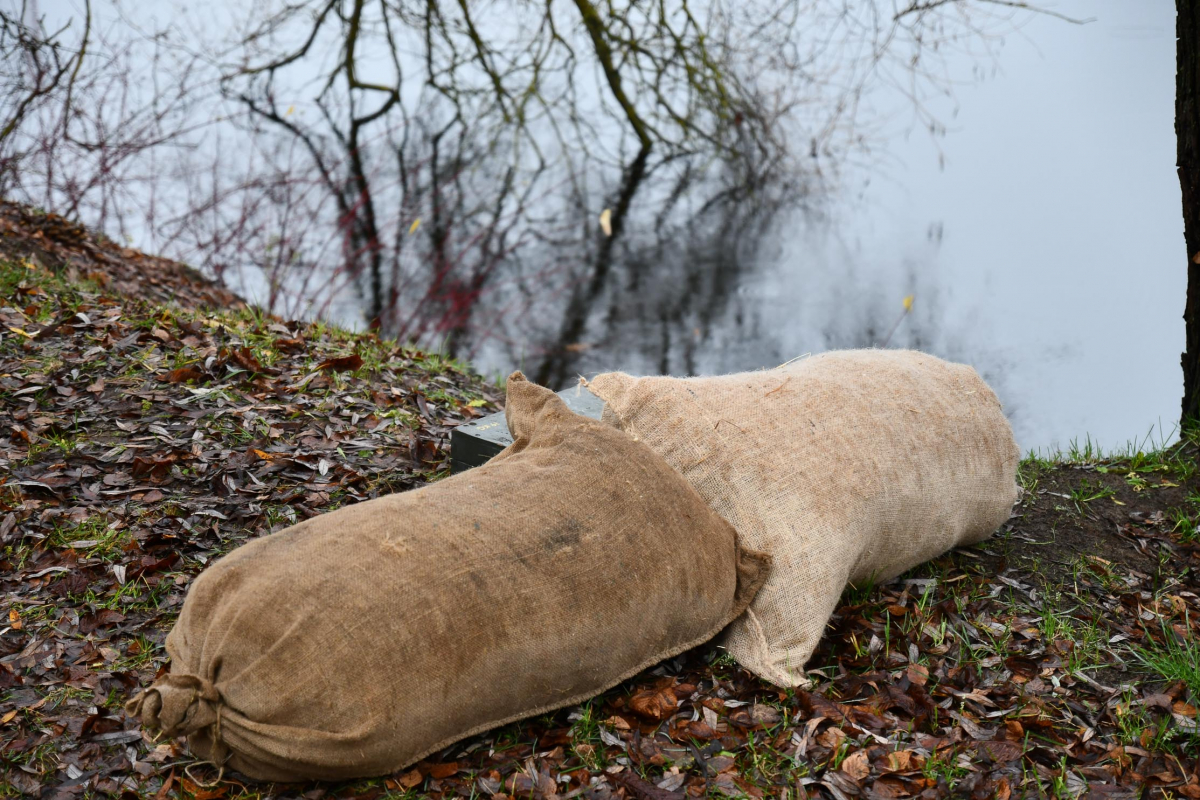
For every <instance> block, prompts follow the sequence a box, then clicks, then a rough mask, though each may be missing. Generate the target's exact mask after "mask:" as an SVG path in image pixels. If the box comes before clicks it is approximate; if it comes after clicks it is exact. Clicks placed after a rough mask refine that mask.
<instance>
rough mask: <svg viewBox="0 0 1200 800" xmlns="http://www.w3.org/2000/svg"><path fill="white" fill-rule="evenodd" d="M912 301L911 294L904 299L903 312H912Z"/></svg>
mask: <svg viewBox="0 0 1200 800" xmlns="http://www.w3.org/2000/svg"><path fill="white" fill-rule="evenodd" d="M912 301H913V296H912V295H911V294H910V295H908V296H907V297H905V298H904V310H905V311H912Z"/></svg>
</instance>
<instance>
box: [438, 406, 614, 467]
mask: <svg viewBox="0 0 1200 800" xmlns="http://www.w3.org/2000/svg"><path fill="white" fill-rule="evenodd" d="M558 396H559V397H561V398H562V399H563V401H564V402H566V404H567V407H568V408H570V409H571V410H572V411H574V412H575V413H576V414H582V415H583V416H585V417H591V418H592V419H600V413H601V412H602V411H603V410H604V401H603V400H601V399H600V398H598V397H596V396H595V395H594V394H592V393H591V392H589V391H588V390H587V389H585V388H583V387H582V386H573V387H571V388H570V389H564V390H563V391H561V392H559V393H558ZM510 444H512V435H511V434H509V432H508V423H507V422H505V421H504V412H503V411H501V412H500V413H499V414H489V415H488V416H486V417H481V418H479V419H477V420H475V421H474V422H470V423H467V424H466V425H459V426H458V427H457V428H455V429H454V430H453V431H452V432H451V433H450V471H451V472H453V473H456V474H457V473H459V472H462V471H464V470H468V469H470V468H471V467H478V466H479V465H480V464H483V463H485V462H486V461H487V460H488V459H490V458H491V457H492V456H494V455H496V453H499V452H500V451H501V450H503V449H504V448H506V447H508V446H509V445H510Z"/></svg>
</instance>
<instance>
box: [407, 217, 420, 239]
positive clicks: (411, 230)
mask: <svg viewBox="0 0 1200 800" xmlns="http://www.w3.org/2000/svg"><path fill="white" fill-rule="evenodd" d="M419 227H421V218H420V217H417V218H416V219H414V220H413V224H412V225H409V226H408V235H409V236H412V235H413V234H414V233H416V232H417V228H419Z"/></svg>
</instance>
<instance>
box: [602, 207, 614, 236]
mask: <svg viewBox="0 0 1200 800" xmlns="http://www.w3.org/2000/svg"><path fill="white" fill-rule="evenodd" d="M600 230H602V231H604V235H605V236H612V209H611V208H606V209H604V210H603V211H601V212H600Z"/></svg>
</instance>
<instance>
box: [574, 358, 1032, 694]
mask: <svg viewBox="0 0 1200 800" xmlns="http://www.w3.org/2000/svg"><path fill="white" fill-rule="evenodd" d="M590 388H591V390H592V392H594V393H595V394H596V395H597V396H599V397H600V398H601V399H603V400H604V402H605V403H606V404H607V407H606V410H605V418H606V419H607V420H608V421H610V422H611V423H612V424H618V425H620V427H622V428H623V429H624V430H625V431H626V432H627V433H629V434H631V435H632V436H633V437H634V438H637V439H639V440H640V441H643V442H645V443H646V444H649V445H650V446H651V447H652V448H654V449H655V450H656V451H658V452H659V453H660V454H662V455H663V457H664V458H666V460H667V462H668V463H670V464H671V466H673V467H675V469H677V470H679V472H680V473H681V474H682V475H683V476H684V477H685V478H687V479H688V481H689V482H690V483H691V484H692V485H693V486H694V487H696V489H697V491H699V492H700V494H701V495H702V496H703V497H704V499H706V500H707V501H708V502H709V504H710V505H711V506H712V507H713V508H714V509H716V510H717V512H718V513H720V514H721V516H723V517H724V518H725V519H727V520H728V521H729V522H730V523H731V524H732V525H733V527H734V528H736V529H737V531H738V533H739V534H740V535H741V537H742V541H743V542H744V543H745V545H746V546H747V547H754V548H756V549H759V550H765V551H766V552H767V553H769V554H770V555H771V556H772V557H773V558H774V566H773V567H772V571H771V575H770V577H769V578H768V579H767V582H766V584H765V585H764V586H763V589H762V591H760V592H759V593H758V596H757V597H756V598H755V600H754V602H753V603H752V604H751V606H750V610H749V611H748V612H747V613H746V614H745V615H744V616H742V617H741V618H740V619H738V620H737V621H736V622H734V623H733V625H731V626H730V628H729V631H728V634H727V636H726V641H725V644H726V646H727V647H728V648H729V650H730V652H731V654H732V655H733V656H734V657H735V658H736V659H737V660H738V661H739V662H740V663H741V664H742V665H744V666H745V667H747V668H748V669H750V670H751V671H753V672H754V673H756V674H757V675H759V676H760V677H762V678H765V679H766V680H769V681H771V682H772V683H775V684H777V685H780V686H795V685H800V684H802V683H804V682H805V673H804V666H805V663H806V662H807V661H808V659H809V656H810V655H812V652H813V650H814V649H815V648H816V646H817V642H818V641H819V640H820V638H821V635H822V632H823V631H824V628H825V624H826V622H827V621H828V619H829V616H830V614H832V613H833V610H834V608H835V607H836V605H837V602H838V598H839V597H840V595H841V593H842V590H843V589H844V588H845V586H846V584H847V582H853V583H859V582H862V581H868V580H872V579H875V580H883V579H888V578H891V577H894V576H896V575H898V574H900V573H901V572H903V571H904V570H906V569H909V568H910V567H913V566H915V565H917V564H919V563H921V562H922V561H925V560H927V559H930V558H933V557H934V556H937V555H938V554H940V553H942V552H944V551H946V550H948V549H950V548H952V547H954V546H955V545H960V544H970V543H973V542H978V541H980V540H982V539H985V538H987V537H988V536H989V535H990V534H991V533H992V532H993V531H995V530H996V529H997V528H998V527H999V526H1000V525H1001V524H1003V522H1004V521H1005V520H1006V519H1008V517H1009V514H1010V511H1011V509H1012V506H1013V503H1014V502H1016V500H1017V498H1018V493H1019V489H1018V488H1017V485H1016V480H1015V478H1016V469H1017V461H1018V459H1019V453H1018V451H1017V446H1016V444H1015V443H1014V441H1013V436H1012V430H1011V429H1010V428H1009V425H1008V421H1007V420H1006V419H1005V418H1004V414H1003V413H1002V412H1001V409H1000V403H999V401H997V399H996V395H995V394H993V393H992V390H991V389H989V388H988V386H987V384H985V383H984V382H983V380H982V379H981V378H980V377H979V375H978V374H976V372H975V371H974V370H973V369H971V368H970V367H966V366H962V365H959V364H950V363H947V362H945V361H942V360H940V359H937V358H934V357H932V356H928V355H923V354H921V353H916V352H911V351H894V350H851V351H842V352H832V353H825V354H822V355H818V356H813V357H811V358H805V359H802V360H799V361H796V362H794V363H791V364H787V365H784V366H783V367H780V368H778V369H772V370H765V371H762V372H748V373H743V374H740V375H726V376H722V377H715V378H687V379H679V378H633V377H630V376H629V375H625V374H622V373H608V374H604V375H600V376H599V377H597V378H596V379H595V380H593V381H592V382H591V383H590Z"/></svg>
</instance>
